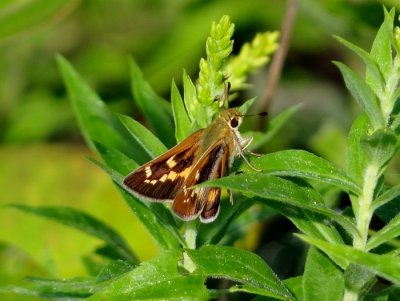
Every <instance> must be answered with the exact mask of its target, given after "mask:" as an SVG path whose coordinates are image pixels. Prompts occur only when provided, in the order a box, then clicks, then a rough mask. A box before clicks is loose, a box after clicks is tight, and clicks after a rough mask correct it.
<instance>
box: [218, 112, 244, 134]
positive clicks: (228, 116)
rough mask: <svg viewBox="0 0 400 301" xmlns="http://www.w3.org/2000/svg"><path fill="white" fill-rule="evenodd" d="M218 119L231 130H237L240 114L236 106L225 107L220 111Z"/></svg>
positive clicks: (240, 119) (240, 120)
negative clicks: (225, 108)
mask: <svg viewBox="0 0 400 301" xmlns="http://www.w3.org/2000/svg"><path fill="white" fill-rule="evenodd" d="M219 119H220V120H221V121H223V122H224V123H226V124H227V125H228V127H229V128H231V129H232V130H237V129H239V126H240V124H241V123H242V114H241V113H240V112H239V110H238V109H237V108H232V109H227V110H224V111H222V112H221V114H220V115H219Z"/></svg>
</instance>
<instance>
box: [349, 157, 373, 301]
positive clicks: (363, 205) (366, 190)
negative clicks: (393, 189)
mask: <svg viewBox="0 0 400 301" xmlns="http://www.w3.org/2000/svg"><path fill="white" fill-rule="evenodd" d="M378 178H379V167H378V166H377V165H376V164H373V163H370V164H369V165H367V168H366V169H365V173H364V182H363V189H362V193H361V195H360V196H359V198H358V200H357V205H358V210H357V211H355V215H356V221H357V225H356V226H357V230H358V235H356V236H354V239H353V247H354V248H356V249H358V250H362V251H365V250H366V245H367V241H368V231H369V224H370V222H371V218H372V215H373V213H374V209H373V207H372V201H373V199H374V191H375V188H376V185H377V183H378ZM357 300H359V292H358V291H354V290H349V289H348V288H346V289H345V291H344V295H343V301H357Z"/></svg>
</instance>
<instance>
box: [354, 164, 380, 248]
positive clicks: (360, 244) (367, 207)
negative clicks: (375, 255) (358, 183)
mask: <svg viewBox="0 0 400 301" xmlns="http://www.w3.org/2000/svg"><path fill="white" fill-rule="evenodd" d="M378 177H379V167H378V166H377V165H375V164H370V165H368V166H367V168H366V169H365V173H364V183H363V190H362V194H361V195H360V197H359V198H358V210H357V215H356V220H357V230H358V233H359V235H356V236H355V237H354V240H353V246H354V248H356V249H359V250H365V247H366V244H367V239H368V230H369V224H370V222H371V218H372V215H373V213H374V211H373V208H372V201H373V198H374V191H375V187H376V184H377V182H378Z"/></svg>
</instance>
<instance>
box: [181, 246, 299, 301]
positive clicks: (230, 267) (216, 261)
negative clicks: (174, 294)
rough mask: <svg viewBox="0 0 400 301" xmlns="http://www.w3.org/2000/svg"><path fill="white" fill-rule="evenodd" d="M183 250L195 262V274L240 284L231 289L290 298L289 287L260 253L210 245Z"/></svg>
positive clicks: (285, 298) (281, 298)
mask: <svg viewBox="0 0 400 301" xmlns="http://www.w3.org/2000/svg"><path fill="white" fill-rule="evenodd" d="M186 252H187V254H188V255H189V257H190V258H191V259H192V260H193V262H194V263H195V264H196V266H197V269H196V270H195V272H194V274H200V275H204V276H206V277H218V278H220V277H223V278H227V279H230V280H233V281H235V282H239V283H240V284H241V285H240V286H239V287H237V288H236V287H234V288H233V290H232V288H231V289H230V291H236V290H237V291H245V292H249V293H254V294H259V295H263V296H271V297H275V298H277V299H279V300H293V297H292V295H291V294H290V292H289V291H288V289H287V288H286V287H285V286H284V284H283V283H282V282H281V281H280V280H279V278H278V277H277V276H276V275H275V274H274V272H273V271H272V270H271V268H270V267H269V266H268V265H267V264H266V263H265V262H264V261H263V260H262V259H261V258H260V257H259V256H257V255H255V254H253V253H251V252H249V251H245V250H240V249H236V248H233V247H226V246H213V245H210V246H205V247H202V248H200V249H199V250H186Z"/></svg>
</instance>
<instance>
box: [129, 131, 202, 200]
mask: <svg viewBox="0 0 400 301" xmlns="http://www.w3.org/2000/svg"><path fill="white" fill-rule="evenodd" d="M202 131H203V130H199V131H196V132H194V133H193V134H192V135H190V136H189V137H188V138H186V139H185V140H183V141H182V142H181V143H179V144H178V145H176V146H175V147H173V148H171V149H170V150H169V151H167V152H166V153H164V154H163V155H161V156H159V157H157V158H155V159H153V160H152V161H150V162H148V163H146V164H144V165H142V166H141V167H139V168H138V169H136V170H134V171H133V172H132V173H130V174H129V175H128V176H127V177H126V178H125V179H124V182H123V183H124V186H125V187H126V188H127V189H128V191H130V192H131V193H132V194H134V195H138V196H140V197H143V198H146V199H149V200H151V201H172V200H174V199H175V197H176V195H177V193H178V192H179V191H180V190H181V188H182V185H183V183H184V181H185V180H186V178H187V177H188V175H189V173H190V171H191V169H192V168H193V166H194V164H195V163H196V162H194V160H195V156H196V151H197V150H198V141H199V138H200V136H201V133H202Z"/></svg>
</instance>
